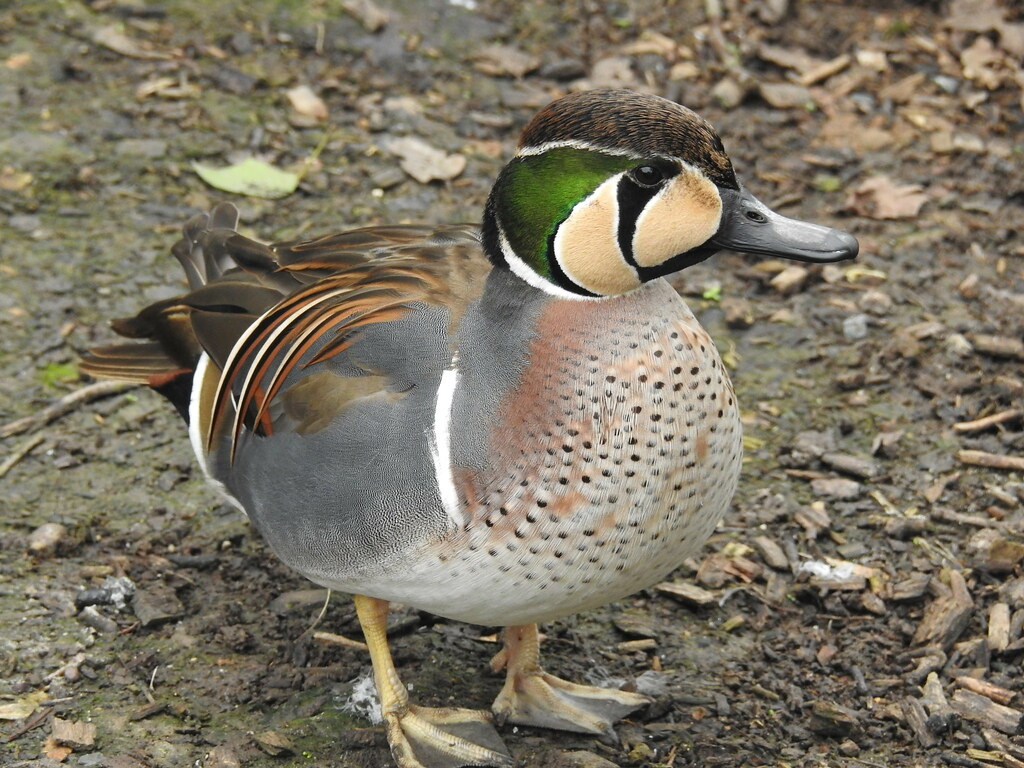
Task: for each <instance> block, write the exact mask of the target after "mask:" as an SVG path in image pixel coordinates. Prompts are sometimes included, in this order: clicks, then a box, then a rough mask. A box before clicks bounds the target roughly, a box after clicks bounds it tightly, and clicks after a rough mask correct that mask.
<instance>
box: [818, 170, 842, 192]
mask: <svg viewBox="0 0 1024 768" xmlns="http://www.w3.org/2000/svg"><path fill="white" fill-rule="evenodd" d="M813 184H814V188H815V189H817V190H819V191H821V192H838V191H839V190H840V189H842V187H843V180H842V179H840V178H839V177H838V176H833V175H832V174H831V173H819V174H818V175H817V176H815V177H814V181H813Z"/></svg>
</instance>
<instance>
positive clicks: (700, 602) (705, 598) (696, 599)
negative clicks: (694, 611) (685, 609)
mask: <svg viewBox="0 0 1024 768" xmlns="http://www.w3.org/2000/svg"><path fill="white" fill-rule="evenodd" d="M654 588H655V589H656V590H658V591H659V592H664V593H665V594H666V595H671V596H672V597H674V598H676V599H677V600H680V601H682V602H684V603H687V604H689V605H694V606H697V607H698V608H702V607H704V606H708V605H714V604H715V603H717V602H718V597H717V595H715V593H714V592H709V591H708V590H706V589H703V588H701V587H698V586H697V585H696V584H690V583H689V582H685V581H663V582H662V583H661V584H658V585H656V586H655V587H654Z"/></svg>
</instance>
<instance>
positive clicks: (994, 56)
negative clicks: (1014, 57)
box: [960, 35, 1003, 91]
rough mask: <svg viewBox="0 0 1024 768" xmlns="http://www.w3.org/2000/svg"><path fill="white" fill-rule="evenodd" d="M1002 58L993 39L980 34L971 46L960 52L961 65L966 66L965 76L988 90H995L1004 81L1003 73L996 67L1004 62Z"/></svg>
mask: <svg viewBox="0 0 1024 768" xmlns="http://www.w3.org/2000/svg"><path fill="white" fill-rule="evenodd" d="M1002 58H1003V57H1002V54H1001V53H1000V52H999V51H997V50H996V49H995V47H994V46H993V45H992V41H991V40H989V39H988V38H987V37H985V36H984V35H979V36H978V37H977V39H975V41H974V42H973V43H972V44H971V47H970V48H967V49H966V50H964V52H963V53H961V54H960V65H961V66H962V67H963V68H964V77H966V78H967V79H968V80H973V81H974V82H975V83H977V84H978V85H980V86H981V87H982V88H985V89H986V90H989V91H994V90H995V89H996V88H998V87H999V86H1000V85H1001V84H1002V82H1003V76H1002V74H1001V73H1000V72H997V71H996V69H995V68H996V67H998V66H999V65H1000V64H1001V63H1002Z"/></svg>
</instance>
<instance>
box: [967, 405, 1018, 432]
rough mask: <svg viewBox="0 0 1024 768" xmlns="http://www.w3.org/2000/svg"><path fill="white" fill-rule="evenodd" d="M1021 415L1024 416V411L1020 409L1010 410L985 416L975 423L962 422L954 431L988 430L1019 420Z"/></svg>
mask: <svg viewBox="0 0 1024 768" xmlns="http://www.w3.org/2000/svg"><path fill="white" fill-rule="evenodd" d="M1021 415H1024V411H1022V410H1021V409H1019V408H1009V409H1007V410H1005V411H1000V412H999V413H993V414H992V415H991V416H985V417H983V418H980V419H975V420H974V421H961V422H957V423H956V424H954V425H953V429H954V430H955V431H956V432H978V431H980V430H982V429H988V428H989V427H991V426H994V425H996V424H1002V423H1004V422H1007V421H1012V420H1014V419H1019V418H1020V417H1021Z"/></svg>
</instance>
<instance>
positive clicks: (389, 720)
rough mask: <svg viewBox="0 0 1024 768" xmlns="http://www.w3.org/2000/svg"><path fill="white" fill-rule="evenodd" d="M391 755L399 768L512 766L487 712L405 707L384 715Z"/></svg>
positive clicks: (504, 767) (502, 767)
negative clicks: (398, 711)
mask: <svg viewBox="0 0 1024 768" xmlns="http://www.w3.org/2000/svg"><path fill="white" fill-rule="evenodd" d="M384 721H385V724H386V728H387V735H388V743H389V744H390V745H391V755H392V756H393V757H394V759H395V763H397V764H398V767H399V768H459V767H461V766H495V767H496V768H510V767H511V766H512V765H514V762H513V760H512V757H511V755H509V753H508V750H507V749H506V748H505V745H504V743H502V741H501V737H500V736H498V732H497V731H495V730H494V726H493V725H492V717H491V714H490V713H489V712H485V711H483V710H477V709H456V708H454V707H449V708H440V707H418V706H416V705H414V704H407V705H406V707H405V712H404V713H397V712H391V713H388V714H386V715H385V716H384Z"/></svg>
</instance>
